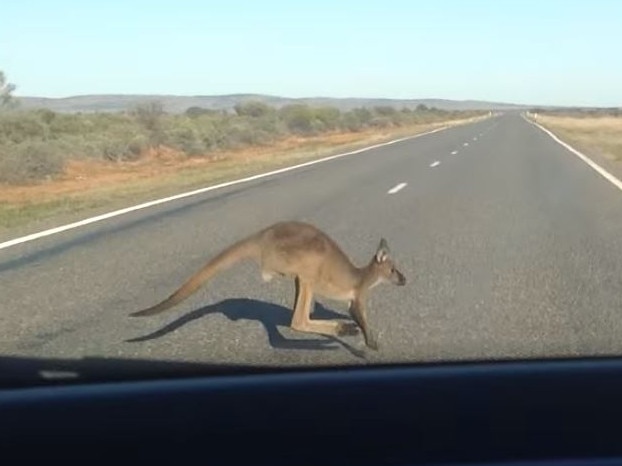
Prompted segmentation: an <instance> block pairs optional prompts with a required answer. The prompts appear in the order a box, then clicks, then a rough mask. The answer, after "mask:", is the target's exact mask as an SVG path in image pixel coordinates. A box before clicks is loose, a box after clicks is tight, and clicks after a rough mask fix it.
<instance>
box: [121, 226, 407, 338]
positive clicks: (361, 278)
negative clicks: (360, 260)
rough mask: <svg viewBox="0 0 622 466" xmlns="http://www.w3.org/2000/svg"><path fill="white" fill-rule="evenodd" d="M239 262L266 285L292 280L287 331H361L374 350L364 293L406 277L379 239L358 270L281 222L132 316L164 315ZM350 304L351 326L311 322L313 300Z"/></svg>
mask: <svg viewBox="0 0 622 466" xmlns="http://www.w3.org/2000/svg"><path fill="white" fill-rule="evenodd" d="M243 259H252V260H254V261H255V262H257V263H258V264H259V266H260V268H261V274H262V277H263V279H264V280H265V281H270V280H271V279H272V278H273V277H274V276H275V275H279V276H284V277H288V278H293V279H294V280H295V283H296V304H295V306H294V314H293V317H292V321H291V328H293V329H294V330H298V331H300V332H309V333H318V334H323V335H332V336H342V335H355V334H356V333H358V329H357V327H359V328H360V329H361V330H362V331H363V335H364V337H365V344H366V345H367V346H368V347H370V348H372V349H375V350H377V349H378V343H377V341H376V338H375V337H374V336H373V335H372V333H371V331H370V329H369V326H368V323H367V315H366V310H365V302H366V298H367V293H368V292H369V290H370V289H372V288H373V287H374V286H376V285H378V284H379V283H381V282H390V283H393V284H395V285H398V286H403V285H404V284H405V283H406V279H405V278H404V275H402V273H401V272H400V271H398V270H397V269H396V268H395V265H394V263H393V261H392V260H391V259H389V249H388V246H387V243H386V241H385V240H384V239H381V241H380V244H379V245H378V249H377V250H376V253H375V254H374V255H373V257H372V258H371V260H370V261H369V262H368V263H367V264H366V265H365V266H363V267H356V266H355V265H354V264H352V262H351V261H350V259H349V258H348V256H347V255H346V254H345V253H344V252H343V251H342V250H341V248H340V247H339V246H338V245H337V243H335V241H333V240H332V239H331V238H330V237H329V236H328V235H327V234H326V233H324V232H323V231H321V230H319V229H318V228H316V227H315V226H313V225H310V224H308V223H303V222H293V221H292V222H279V223H275V224H273V225H271V226H269V227H268V228H265V229H263V230H261V231H259V232H257V233H255V234H253V235H251V236H249V237H247V238H245V239H242V240H240V241H238V242H236V243H234V244H233V245H231V246H229V247H228V248H226V249H225V250H223V251H222V252H221V253H220V254H218V255H217V256H216V257H214V258H213V259H212V260H210V261H209V262H208V263H207V264H206V265H205V266H204V267H203V268H202V269H200V270H199V271H198V272H197V273H195V274H194V275H193V276H192V277H190V278H189V279H188V280H187V281H186V282H185V283H184V284H183V285H182V286H181V287H180V288H179V289H178V290H177V291H175V292H174V293H173V294H171V295H170V296H169V297H168V298H167V299H165V300H164V301H162V302H161V303H159V304H156V305H155V306H152V307H150V308H147V309H144V310H142V311H137V312H134V313H132V314H130V315H131V316H148V315H153V314H158V313H160V312H163V311H165V310H167V309H169V308H170V307H172V306H174V305H176V304H177V303H179V302H181V301H183V300H184V299H186V298H187V297H188V296H190V295H191V294H192V293H194V292H195V291H196V290H198V289H199V287H200V286H202V285H203V284H204V283H205V282H206V281H208V280H209V279H211V278H212V277H213V276H214V275H216V274H217V273H219V272H221V271H223V270H224V269H226V268H229V267H230V266H232V265H233V264H235V263H236V262H238V261H240V260H243ZM314 295H319V296H323V297H325V298H329V299H334V300H338V301H345V302H348V303H349V305H350V307H349V312H350V315H351V316H352V318H353V320H354V322H355V323H343V322H334V321H327V320H316V319H310V318H309V315H310V313H311V309H312V303H313V296H314Z"/></svg>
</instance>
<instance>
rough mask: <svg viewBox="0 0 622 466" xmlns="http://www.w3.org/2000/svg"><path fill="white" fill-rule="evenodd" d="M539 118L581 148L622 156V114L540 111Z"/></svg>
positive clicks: (611, 157)
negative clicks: (571, 113)
mask: <svg viewBox="0 0 622 466" xmlns="http://www.w3.org/2000/svg"><path fill="white" fill-rule="evenodd" d="M537 121H538V123H540V124H541V125H542V126H544V127H546V128H548V129H550V130H551V131H553V132H554V133H555V134H557V135H559V136H560V137H561V138H563V139H564V140H565V141H567V142H568V143H570V144H572V145H573V146H575V147H576V148H577V149H579V150H582V151H585V152H587V153H593V154H598V155H600V156H603V157H606V158H608V159H611V160H616V161H620V160H622V117H614V116H589V117H579V116H561V115H560V116H557V115H555V116H553V115H538V120H537Z"/></svg>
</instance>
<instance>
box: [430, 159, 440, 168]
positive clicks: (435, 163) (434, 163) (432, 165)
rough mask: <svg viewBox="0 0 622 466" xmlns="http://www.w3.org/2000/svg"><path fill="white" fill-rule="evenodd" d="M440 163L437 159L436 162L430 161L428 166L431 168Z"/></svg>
mask: <svg viewBox="0 0 622 466" xmlns="http://www.w3.org/2000/svg"><path fill="white" fill-rule="evenodd" d="M440 164H441V162H439V161H438V160H437V161H436V162H432V163H431V164H430V167H431V168H434V167H438V166H439V165H440Z"/></svg>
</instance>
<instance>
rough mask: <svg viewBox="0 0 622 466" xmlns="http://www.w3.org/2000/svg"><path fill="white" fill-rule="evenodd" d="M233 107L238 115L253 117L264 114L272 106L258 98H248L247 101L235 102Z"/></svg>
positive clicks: (270, 110) (269, 111) (267, 112)
mask: <svg viewBox="0 0 622 466" xmlns="http://www.w3.org/2000/svg"><path fill="white" fill-rule="evenodd" d="M233 109H234V110H235V113H236V114H237V115H238V116H249V117H253V118H260V117H263V116H266V115H268V114H269V113H271V112H272V111H273V109H272V107H270V106H269V105H267V104H265V103H263V102H260V101H258V100H249V101H247V102H241V103H239V104H235V106H234V107H233Z"/></svg>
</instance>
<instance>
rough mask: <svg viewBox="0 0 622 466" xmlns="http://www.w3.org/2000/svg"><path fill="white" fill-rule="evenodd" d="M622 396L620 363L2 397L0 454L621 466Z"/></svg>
mask: <svg viewBox="0 0 622 466" xmlns="http://www.w3.org/2000/svg"><path fill="white" fill-rule="evenodd" d="M621 394H622V358H591V359H578V360H545V361H486V362H471V363H459V364H427V365H415V364H413V365H406V364H400V365H384V366H364V367H336V368H321V367H318V368H310V369H309V368H307V369H303V368H300V370H296V369H288V370H287V371H283V372H281V371H276V372H275V373H268V372H266V373H259V372H257V371H255V372H253V373H249V374H243V373H242V372H238V373H235V374H226V373H225V374H220V375H219V374H214V375H210V376H205V377H202V376H200V375H198V374H197V375H194V376H192V377H187V378H186V377H183V378H181V377H180V378H178V379H175V378H166V377H163V378H161V379H160V380H158V379H157V378H154V379H153V380H145V381H111V382H106V383H104V382H91V383H74V384H70V385H67V386H62V385H53V386H39V387H32V388H15V387H13V388H7V389H5V390H0V452H3V454H4V455H5V456H4V458H6V457H7V455H8V457H9V458H10V457H11V456H10V455H12V454H14V455H19V456H16V458H17V457H19V458H22V459H25V458H28V457H33V458H34V457H39V455H44V456H42V457H45V458H47V459H50V458H55V457H56V455H59V456H58V458H63V459H64V460H65V461H66V460H68V459H69V458H70V457H71V455H76V458H78V457H80V456H79V454H78V452H79V451H90V452H91V454H92V453H93V452H95V451H97V452H98V453H97V458H99V459H101V458H103V457H104V456H107V457H110V458H111V459H114V460H115V461H116V463H119V462H124V461H128V462H129V461H135V459H141V460H145V461H149V462H150V463H151V464H153V463H155V464H160V463H162V462H172V463H173V464H179V463H182V462H183V461H185V460H187V459H188V458H200V459H202V463H208V464H209V463H217V464H270V465H272V466H275V465H280V464H288V465H291V464H298V465H306V464H309V465H318V464H322V465H332V464H335V465H337V464H339V465H344V464H353V465H354V464H357V465H359V464H360V465H407V464H410V465H412V464H467V463H473V464H474V463H479V464H481V463H499V462H517V464H518V463H521V464H523V463H522V462H534V461H545V462H546V461H549V462H555V461H561V460H580V459H584V460H589V461H591V463H589V462H588V463H587V464H604V463H598V462H594V461H597V460H600V461H601V462H602V461H607V462H610V461H613V462H614V463H616V464H620V463H618V462H617V458H621V457H622V403H621V401H620V399H621ZM80 458H83V459H84V457H80ZM169 464H170V463H169ZM547 464H549V463H547ZM550 464H553V463H550ZM582 464H586V463H582ZM610 464H611V463H610Z"/></svg>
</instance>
